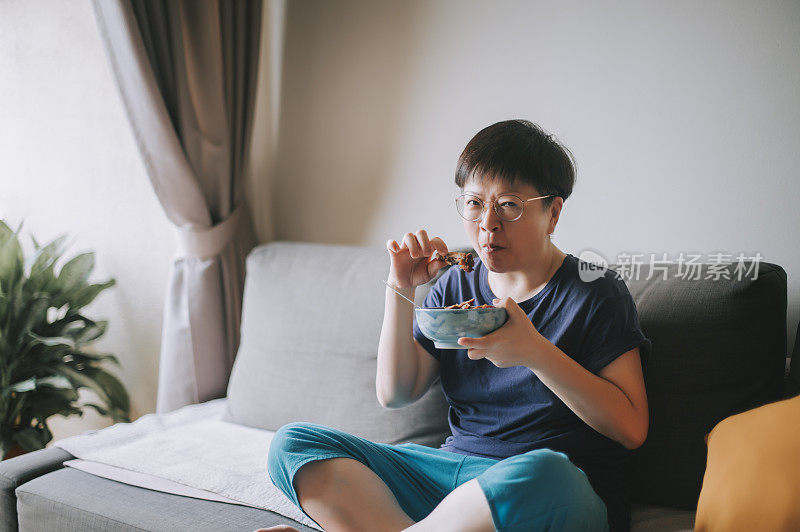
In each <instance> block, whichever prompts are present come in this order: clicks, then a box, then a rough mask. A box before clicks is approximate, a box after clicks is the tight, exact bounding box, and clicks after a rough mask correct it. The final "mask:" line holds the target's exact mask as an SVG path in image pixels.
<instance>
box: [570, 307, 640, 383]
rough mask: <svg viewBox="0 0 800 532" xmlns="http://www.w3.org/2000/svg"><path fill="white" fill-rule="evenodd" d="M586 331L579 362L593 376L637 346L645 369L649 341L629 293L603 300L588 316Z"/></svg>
mask: <svg viewBox="0 0 800 532" xmlns="http://www.w3.org/2000/svg"><path fill="white" fill-rule="evenodd" d="M586 330H587V334H586V339H585V342H584V346H585V349H584V350H583V352H584V353H585V355H584V357H583V360H582V361H580V362H581V364H582V365H583V366H584V367H585V368H586V369H588V370H589V371H591V372H592V373H598V372H599V371H600V370H601V369H603V368H604V367H606V366H607V365H608V364H610V363H611V362H613V361H614V360H616V359H617V357H619V356H620V355H622V354H624V353H627V352H628V351H630V350H631V349H633V348H635V347H639V355H640V358H641V361H642V367H643V368H644V367H645V366H646V364H647V360H648V359H649V358H650V350H651V349H652V342H651V341H650V340H649V339H648V338H646V337H645V335H644V333H642V330H641V327H640V325H639V315H638V313H637V311H636V303H635V302H634V300H633V297H632V296H631V295H630V293H627V292H626V293H624V294H621V295H615V296H608V297H606V298H605V299H603V301H601V303H600V304H599V305H598V306H597V309H596V311H595V312H593V313H591V315H590V317H589V320H588V322H587V328H586Z"/></svg>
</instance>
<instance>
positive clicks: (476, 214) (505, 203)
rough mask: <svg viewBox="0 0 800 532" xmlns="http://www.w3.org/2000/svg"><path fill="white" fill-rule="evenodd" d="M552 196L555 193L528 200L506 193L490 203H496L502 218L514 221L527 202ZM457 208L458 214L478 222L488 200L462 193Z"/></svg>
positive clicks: (470, 220)
mask: <svg viewBox="0 0 800 532" xmlns="http://www.w3.org/2000/svg"><path fill="white" fill-rule="evenodd" d="M550 196H555V194H548V195H547V196H539V197H538V198H530V199H526V200H523V199H522V198H520V197H519V196H517V195H515V194H506V195H504V196H500V197H499V198H497V200H496V201H491V202H489V203H491V204H494V212H495V213H497V216H498V217H499V218H500V219H501V220H503V221H504V222H513V221H514V220H519V218H520V216H522V209H523V207H524V206H525V203H526V202H528V201H534V200H540V199H544V198H549V197H550ZM456 209H458V214H460V215H461V217H462V218H464V219H465V220H467V221H468V222H477V221H478V220H480V219H481V218H482V217H483V213H484V211H485V210H486V202H484V201H483V200H482V199H480V198H479V197H478V196H473V195H472V194H462V195H461V196H459V197H457V198H456Z"/></svg>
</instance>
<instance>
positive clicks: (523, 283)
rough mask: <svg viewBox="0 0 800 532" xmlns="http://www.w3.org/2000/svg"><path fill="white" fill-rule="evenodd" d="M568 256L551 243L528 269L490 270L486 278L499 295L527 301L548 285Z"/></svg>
mask: <svg viewBox="0 0 800 532" xmlns="http://www.w3.org/2000/svg"><path fill="white" fill-rule="evenodd" d="M566 256H567V254H566V253H564V252H563V251H561V250H560V249H558V248H557V247H556V246H555V245H553V244H550V245H549V246H548V249H547V252H546V253H544V254H542V256H541V257H540V260H539V261H538V264H534V265H533V266H532V267H531V268H530V269H529V270H528V271H514V272H506V273H496V272H493V271H491V270H489V271H487V279H486V280H487V282H488V283H489V288H491V290H492V292H493V293H494V294H495V295H496V296H497V297H499V298H504V297H510V298H511V299H513V300H514V301H516V302H520V301H525V300H526V299H530V298H531V297H533V296H535V295H536V294H538V293H539V292H540V291H541V290H542V289H543V288H544V287H545V286H546V285H547V283H548V282H549V281H550V279H552V278H553V275H555V273H556V271H557V270H558V268H559V267H561V265H562V264H563V262H564V258H565V257H566Z"/></svg>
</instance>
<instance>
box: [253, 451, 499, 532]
mask: <svg viewBox="0 0 800 532" xmlns="http://www.w3.org/2000/svg"><path fill="white" fill-rule="evenodd" d="M294 487H295V491H296V493H297V496H298V499H299V500H300V503H301V505H302V507H303V510H304V511H305V512H306V513H307V514H308V515H310V516H311V517H312V518H313V519H314V521H316V522H317V523H319V524H320V526H322V528H324V529H325V530H326V531H327V532H349V531H376V532H383V531H385V532H397V531H401V530H409V531H411V532H429V531H431V532H433V531H437V532H449V531H453V532H456V531H458V532H492V531H494V530H495V528H494V524H493V522H492V515H491V511H490V509H489V503H488V502H487V501H486V497H485V496H484V494H483V490H482V489H481V487H480V486H479V485H478V482H477V480H476V479H473V480H470V481H468V482H465V483H464V484H462V485H461V486H459V487H458V488H456V489H454V490H453V491H451V492H450V493H449V494H448V495H447V496H446V497H445V498H444V499H443V500H442V501H441V502H440V503H439V505H438V506H437V507H436V508H434V510H433V511H432V512H431V513H430V514H428V516H426V517H425V519H423V520H422V521H419V522H417V523H415V522H414V521H413V520H412V519H411V518H410V517H409V516H408V515H407V514H406V513H405V512H404V511H403V510H402V508H401V507H400V505H399V504H398V502H397V499H396V498H395V496H394V494H393V493H392V491H391V490H390V489H389V487H388V486H387V485H386V484H385V483H384V482H383V480H381V478H380V477H379V476H378V475H376V474H375V472H373V471H372V470H371V469H370V468H368V467H367V466H366V465H364V464H362V463H361V462H359V461H358V460H354V459H351V458H330V459H326V460H317V461H314V462H309V463H307V464H305V465H304V466H302V467H301V468H300V469H299V470H298V471H297V474H296V475H295V477H294ZM260 530H268V531H270V532H281V531H286V532H291V531H292V530H294V529H292V528H290V527H286V526H285V525H280V526H278V527H272V528H268V529H260Z"/></svg>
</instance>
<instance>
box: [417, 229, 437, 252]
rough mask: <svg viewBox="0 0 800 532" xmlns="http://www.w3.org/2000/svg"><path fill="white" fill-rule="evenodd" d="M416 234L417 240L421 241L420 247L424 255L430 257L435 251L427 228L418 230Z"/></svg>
mask: <svg viewBox="0 0 800 532" xmlns="http://www.w3.org/2000/svg"><path fill="white" fill-rule="evenodd" d="M416 236H417V241H418V242H419V244H420V247H421V248H422V255H423V256H425V257H430V256H431V253H433V250H432V249H431V243H430V241H429V240H428V233H427V232H426V231H425V229H420V230H419V231H417V235H416Z"/></svg>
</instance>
